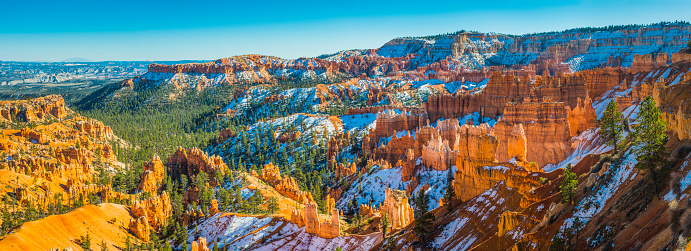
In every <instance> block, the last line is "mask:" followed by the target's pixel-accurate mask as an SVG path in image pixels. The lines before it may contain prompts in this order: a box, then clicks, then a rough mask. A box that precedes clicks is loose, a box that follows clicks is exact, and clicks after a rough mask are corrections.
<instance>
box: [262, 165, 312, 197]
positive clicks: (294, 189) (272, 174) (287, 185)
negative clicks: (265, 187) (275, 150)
mask: <svg viewBox="0 0 691 251" xmlns="http://www.w3.org/2000/svg"><path fill="white" fill-rule="evenodd" d="M260 178H261V179H262V180H264V181H266V183H269V185H271V186H273V187H274V188H275V189H276V191H278V193H280V194H281V195H283V196H286V197H288V198H291V199H293V200H295V201H297V202H299V203H306V202H308V201H314V199H313V198H312V194H310V193H309V192H304V191H300V187H298V184H297V182H296V181H295V179H294V178H293V177H290V176H285V177H281V172H280V170H279V169H278V166H275V165H274V164H272V163H269V164H266V165H264V169H262V173H261V177H260Z"/></svg>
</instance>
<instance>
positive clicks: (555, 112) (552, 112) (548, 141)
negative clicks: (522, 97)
mask: <svg viewBox="0 0 691 251" xmlns="http://www.w3.org/2000/svg"><path fill="white" fill-rule="evenodd" d="M590 110H592V108H591V109H590ZM568 111H569V110H568V107H565V105H564V103H554V102H548V103H520V104H519V103H509V104H507V106H506V108H505V110H504V117H503V120H501V121H499V122H497V123H496V125H495V127H494V134H496V135H497V137H498V138H499V141H500V143H499V146H498V147H499V150H498V151H497V160H498V161H500V162H504V161H508V160H509V159H511V158H512V157H514V156H510V155H509V149H508V146H509V139H510V138H512V135H513V131H514V127H515V126H517V125H522V126H523V130H524V133H525V138H526V139H527V144H526V145H527V148H528V149H527V159H526V160H527V161H529V162H537V164H538V165H547V164H550V163H551V164H556V163H559V162H561V161H562V160H564V159H565V158H566V156H569V154H571V151H573V149H572V147H571V143H570V141H569V140H570V138H571V127H570V124H569V121H568V114H569V113H568ZM573 114H574V118H576V117H575V114H576V113H573ZM591 115H594V111H593V114H591ZM576 119H577V118H576ZM584 122H585V121H584ZM586 123H587V122H586ZM590 123H593V124H594V118H592V117H591V120H590ZM584 127H585V126H584Z"/></svg>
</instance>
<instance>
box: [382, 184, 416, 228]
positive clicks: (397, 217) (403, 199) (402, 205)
mask: <svg viewBox="0 0 691 251" xmlns="http://www.w3.org/2000/svg"><path fill="white" fill-rule="evenodd" d="M384 194H385V197H384V202H383V203H382V205H381V207H380V211H381V212H382V213H386V215H387V217H388V219H389V221H390V222H391V228H392V229H401V228H404V227H405V226H407V225H408V224H410V223H411V222H413V220H414V216H413V208H412V207H411V206H410V204H409V203H408V196H407V195H406V193H405V191H400V190H392V189H390V188H388V187H387V188H386V190H385V191H384Z"/></svg>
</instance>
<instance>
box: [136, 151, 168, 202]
mask: <svg viewBox="0 0 691 251" xmlns="http://www.w3.org/2000/svg"><path fill="white" fill-rule="evenodd" d="M164 176H165V166H163V162H162V161H161V159H160V158H159V157H158V155H154V158H153V159H152V160H151V162H144V165H143V172H142V179H141V181H140V182H139V187H138V188H139V190H141V191H145V192H149V193H151V194H156V191H157V190H158V188H159V187H160V186H161V183H162V182H163V177H164Z"/></svg>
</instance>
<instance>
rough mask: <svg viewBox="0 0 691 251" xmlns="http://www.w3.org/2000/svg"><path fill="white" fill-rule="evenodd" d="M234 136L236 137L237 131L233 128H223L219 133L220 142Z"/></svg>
mask: <svg viewBox="0 0 691 251" xmlns="http://www.w3.org/2000/svg"><path fill="white" fill-rule="evenodd" d="M232 137H235V132H233V130H230V129H228V128H224V129H221V131H220V132H219V133H218V143H223V142H224V141H226V140H227V139H229V138H232Z"/></svg>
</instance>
